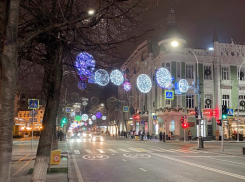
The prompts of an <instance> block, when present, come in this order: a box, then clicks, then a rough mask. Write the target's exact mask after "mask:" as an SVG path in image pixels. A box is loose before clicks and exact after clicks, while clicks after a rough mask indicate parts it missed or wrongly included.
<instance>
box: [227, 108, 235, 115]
mask: <svg viewBox="0 0 245 182" xmlns="http://www.w3.org/2000/svg"><path fill="white" fill-rule="evenodd" d="M226 111H227V116H233V115H234V112H233V108H227V109H226Z"/></svg>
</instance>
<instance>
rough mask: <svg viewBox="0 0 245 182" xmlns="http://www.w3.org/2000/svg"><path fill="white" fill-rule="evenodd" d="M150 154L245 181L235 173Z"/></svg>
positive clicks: (244, 177)
mask: <svg viewBox="0 0 245 182" xmlns="http://www.w3.org/2000/svg"><path fill="white" fill-rule="evenodd" d="M151 154H152V155H156V156H159V157H162V158H165V159H169V160H172V161H176V162H179V163H182V164H187V165H190V166H194V167H198V168H201V169H206V170H208V171H212V172H217V173H220V174H225V175H228V176H232V177H235V178H239V179H244V180H245V176H242V175H238V174H235V173H230V172H226V171H222V170H219V169H215V168H211V167H207V166H203V165H199V164H195V163H192V162H187V161H183V160H179V159H175V158H172V157H168V156H164V155H160V154H156V153H151Z"/></svg>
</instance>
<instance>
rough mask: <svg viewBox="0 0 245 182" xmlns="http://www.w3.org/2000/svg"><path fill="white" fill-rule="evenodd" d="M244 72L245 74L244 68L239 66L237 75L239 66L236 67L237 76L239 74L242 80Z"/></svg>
mask: <svg viewBox="0 0 245 182" xmlns="http://www.w3.org/2000/svg"><path fill="white" fill-rule="evenodd" d="M244 74H245V68H244V67H241V69H240V75H239V67H237V78H238V79H239V76H240V80H244Z"/></svg>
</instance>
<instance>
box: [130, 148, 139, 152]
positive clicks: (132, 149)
mask: <svg viewBox="0 0 245 182" xmlns="http://www.w3.org/2000/svg"><path fill="white" fill-rule="evenodd" d="M128 149H129V150H133V151H135V152H140V151H138V150H136V149H134V148H128Z"/></svg>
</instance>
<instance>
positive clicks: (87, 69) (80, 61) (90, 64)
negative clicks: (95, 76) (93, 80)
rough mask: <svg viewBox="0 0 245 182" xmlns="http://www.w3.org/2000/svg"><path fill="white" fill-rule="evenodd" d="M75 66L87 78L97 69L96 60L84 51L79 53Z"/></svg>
mask: <svg viewBox="0 0 245 182" xmlns="http://www.w3.org/2000/svg"><path fill="white" fill-rule="evenodd" d="M75 66H76V68H77V70H78V73H79V75H82V76H84V77H85V78H86V77H88V76H90V75H91V74H92V73H93V71H94V69H95V60H94V58H93V56H92V55H90V54H89V53H87V52H82V53H80V54H78V55H77V57H76V62H75Z"/></svg>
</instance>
